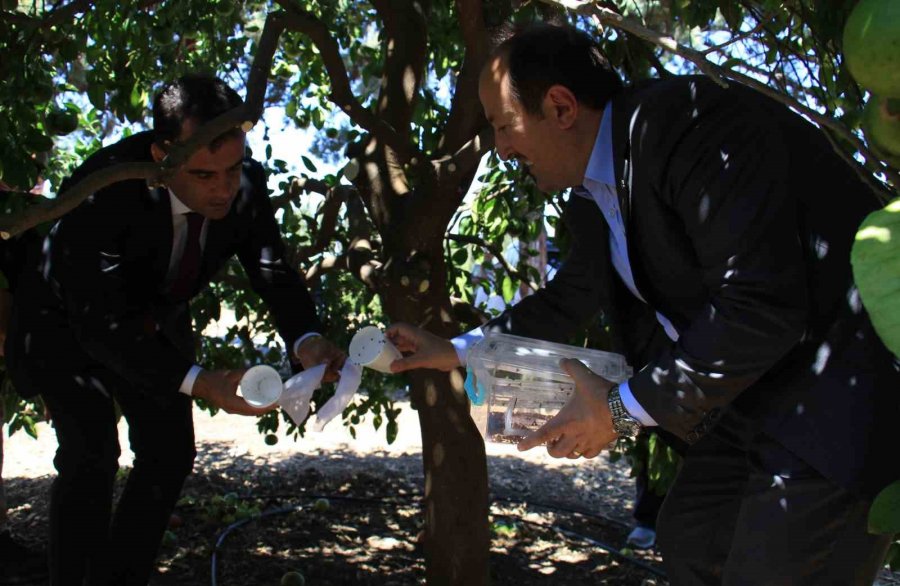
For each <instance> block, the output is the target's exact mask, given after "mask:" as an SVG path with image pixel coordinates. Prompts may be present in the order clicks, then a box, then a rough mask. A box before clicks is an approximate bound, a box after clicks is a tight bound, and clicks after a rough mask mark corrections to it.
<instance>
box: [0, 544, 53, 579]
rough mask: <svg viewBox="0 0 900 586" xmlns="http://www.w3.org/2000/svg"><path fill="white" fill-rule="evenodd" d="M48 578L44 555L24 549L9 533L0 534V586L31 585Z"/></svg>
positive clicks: (45, 555)
mask: <svg viewBox="0 0 900 586" xmlns="http://www.w3.org/2000/svg"><path fill="white" fill-rule="evenodd" d="M48 576H49V571H48V570H47V554H46V553H44V552H41V551H37V550H34V549H30V548H28V547H25V546H24V545H22V544H21V543H19V542H18V541H16V540H15V539H13V537H12V535H11V534H10V532H9V531H4V532H2V533H0V584H4V585H5V584H31V583H33V582H38V581H41V580H46V579H47V577H48Z"/></svg>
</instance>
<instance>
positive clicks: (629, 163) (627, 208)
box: [612, 90, 658, 307]
mask: <svg viewBox="0 0 900 586" xmlns="http://www.w3.org/2000/svg"><path fill="white" fill-rule="evenodd" d="M639 107H640V102H639V92H637V91H635V90H626V91H624V92H622V93H621V94H619V95H618V96H617V97H616V98H614V99H613V104H612V113H613V115H612V125H613V128H612V136H613V138H612V141H613V168H614V170H615V174H616V195H617V196H618V199H619V208H620V210H621V213H622V221H623V222H624V224H625V242H626V244H627V246H628V261H629V264H630V265H631V274H632V277H634V285H635V287H637V290H638V292H639V293H640V294H641V296H642V297H643V298H644V300H645V301H646V302H647V303H648V304H649V305H650V306H651V307H657V306H658V305H657V299H656V296H655V294H654V291H653V289H652V287H651V284H650V282H649V278H648V277H647V275H646V273H645V270H644V266H643V263H642V262H641V246H640V242H639V241H640V234H639V233H638V230H637V224H638V222H637V221H636V219H635V217H634V216H635V214H634V208H635V206H634V159H633V157H632V144H631V136H632V132H631V130H632V129H631V126H632V122H633V119H634V118H635V117H636V115H637V113H638V108H639Z"/></svg>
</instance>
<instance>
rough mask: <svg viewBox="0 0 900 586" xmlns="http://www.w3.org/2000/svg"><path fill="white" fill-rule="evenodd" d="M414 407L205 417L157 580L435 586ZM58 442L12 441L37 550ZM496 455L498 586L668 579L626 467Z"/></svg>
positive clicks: (28, 530) (44, 431) (161, 583)
mask: <svg viewBox="0 0 900 586" xmlns="http://www.w3.org/2000/svg"><path fill="white" fill-rule="evenodd" d="M402 407H403V408H402V412H401V415H400V418H399V430H400V432H399V434H398V437H397V439H396V441H395V442H394V443H393V444H391V445H388V444H387V443H386V441H385V435H384V429H383V428H382V430H380V431H378V432H376V431H375V430H374V429H372V426H371V425H369V424H362V425H359V426H357V437H356V439H353V438H352V437H351V436H350V434H349V433H348V431H347V430H346V428H344V427H342V426H341V425H340V424H339V423H338V422H332V423H331V424H329V425H328V426H327V427H326V428H325V430H324V431H323V432H321V433H312V432H310V433H307V434H306V437H303V438H298V440H297V441H295V440H294V439H293V438H287V437H285V436H284V434H283V432H279V433H278V436H279V441H278V443H277V444H276V445H273V446H269V445H266V442H265V441H264V436H263V435H261V434H260V433H259V432H258V431H257V429H256V426H255V421H254V420H252V419H248V418H242V417H238V416H230V415H227V414H224V413H220V414H218V415H216V416H215V417H209V415H208V414H206V413H204V412H201V411H199V410H198V411H196V413H195V427H196V435H197V447H198V457H197V462H196V465H195V467H194V474H193V475H192V476H191V477H190V478H189V479H188V481H187V483H186V485H185V488H184V491H183V493H182V494H183V496H182V499H181V501H180V502H179V505H178V507H177V508H176V511H175V515H174V516H173V519H172V523H171V525H172V526H171V527H170V532H169V533H167V535H166V539H165V540H164V543H163V545H162V548H161V551H160V556H159V563H158V570H157V575H156V576H155V577H154V578H153V579H152V580H151V584H152V585H155V586H170V585H176V584H177V585H184V584H191V585H194V584H197V585H200V584H218V585H220V586H224V585H238V584H240V585H272V586H276V585H278V584H280V582H281V579H282V576H283V575H284V574H285V573H286V572H289V571H296V572H299V573H301V574H303V575H304V576H305V579H306V580H305V582H306V584H307V585H308V586H318V585H328V586H341V585H350V584H353V585H378V586H382V585H383V586H390V585H395V586H400V585H404V586H405V585H414V584H424V562H423V558H422V551H421V546H420V544H419V541H418V536H419V534H420V531H421V529H422V522H423V521H422V516H421V513H420V501H421V491H422V486H423V475H422V466H421V441H420V439H419V428H418V422H417V419H416V415H415V412H414V411H412V410H411V409H410V408H409V407H408V404H406V405H402ZM126 434H127V430H126V429H125V425H124V424H122V425H121V427H120V442H121V444H122V446H123V456H122V458H121V459H120V466H121V467H122V471H121V473H120V475H119V480H118V483H119V484H120V485H121V483H122V480H123V479H124V477H125V474H126V473H127V470H128V468H129V466H130V464H131V459H132V456H131V454H130V452H129V451H128V450H127V445H128V443H127V439H126V438H127V435H126ZM55 439H56V438H55V434H54V433H53V430H52V429H51V428H49V427H48V426H45V425H43V424H42V425H41V426H40V433H39V439H38V440H37V441H35V440H32V439H31V438H29V437H27V436H25V435H24V434H23V433H17V434H15V435H14V436H13V437H12V438H10V439H9V440H7V442H6V462H5V468H4V477H5V478H6V487H7V493H8V500H9V501H10V506H11V511H10V512H11V515H10V517H11V522H12V527H13V531H14V533H15V534H16V535H18V536H19V537H21V538H23V539H24V540H26V541H27V542H29V543H31V544H35V545H40V544H41V542H42V541H43V540H44V537H45V535H46V533H47V494H48V489H49V486H50V483H51V482H52V478H53V468H52V455H53V450H54V449H55ZM487 451H488V468H489V473H490V483H491V493H492V498H493V501H492V507H491V519H490V522H491V531H492V547H491V568H490V571H491V575H492V583H493V584H494V585H496V586H507V585H509V586H513V585H515V586H532V585H554V586H556V585H560V586H566V585H570V584H571V585H575V584H578V585H581V584H598V585H600V584H608V585H634V586H652V585H663V584H667V582H666V581H665V579H663V578H661V577H660V574H661V559H660V557H659V555H658V554H657V553H656V552H653V551H649V552H632V551H630V550H627V549H625V550H620V548H622V547H623V545H624V543H625V536H626V535H627V533H628V530H629V527H630V523H631V518H630V507H631V498H632V493H633V482H632V480H631V479H630V478H629V476H628V469H627V466H626V465H625V463H624V462H616V463H611V462H610V461H609V459H608V458H607V457H605V456H601V457H600V458H596V459H594V460H590V461H585V460H579V461H570V460H556V459H553V458H550V457H549V456H548V455H547V454H546V452H544V451H543V450H532V451H530V452H526V453H519V452H517V451H516V449H515V447H514V446H510V445H502V444H493V443H490V444H487ZM217 544H218V546H217ZM623 554H625V555H623ZM213 568H215V569H214V570H213ZM213 571H214V572H215V574H213ZM885 580H887V581H883V582H882V583H883V584H900V580H897V581H896V582H895V581H893V580H894V578H893V577H891V576H890V575H888V574H886V575H885Z"/></svg>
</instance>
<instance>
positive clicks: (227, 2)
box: [216, 0, 235, 16]
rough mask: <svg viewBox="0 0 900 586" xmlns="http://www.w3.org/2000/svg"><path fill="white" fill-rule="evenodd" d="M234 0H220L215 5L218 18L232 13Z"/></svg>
mask: <svg viewBox="0 0 900 586" xmlns="http://www.w3.org/2000/svg"><path fill="white" fill-rule="evenodd" d="M234 5H235V0H220V1H219V3H218V4H216V12H217V13H218V14H219V15H220V16H228V15H229V14H231V13H232V12H234V8H235V6H234Z"/></svg>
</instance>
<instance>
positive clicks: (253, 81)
mask: <svg viewBox="0 0 900 586" xmlns="http://www.w3.org/2000/svg"><path fill="white" fill-rule="evenodd" d="M59 10H62V9H59ZM55 12H58V10H57V11H54V13H55ZM283 26H284V25H283V21H282V20H281V15H280V14H279V13H273V14H270V15H269V16H268V17H267V18H266V26H265V28H264V30H263V33H262V35H261V38H260V46H259V49H258V50H257V53H256V56H255V58H254V60H253V65H252V66H251V68H250V78H249V81H248V83H247V99H246V101H245V102H244V104H242V105H240V106H238V107H237V108H233V109H231V110H229V111H227V112H224V113H222V114H220V115H219V116H217V117H216V118H214V119H212V120H210V121H209V122H207V123H205V124H203V125H202V126H200V128H198V129H197V130H196V131H195V132H194V134H192V135H191V137H190V138H189V139H188V140H187V141H185V142H184V143H181V144H176V145H175V146H174V147H173V148H172V149H171V150H170V151H169V153H168V154H167V155H166V158H164V159H163V160H162V161H160V162H159V163H149V162H148V163H123V164H121V165H115V166H113V167H109V168H106V169H102V170H100V171H97V172H95V173H92V174H90V175H88V176H87V177H85V178H84V179H82V180H81V181H79V182H78V183H76V184H75V185H72V186H71V187H69V189H67V190H66V191H65V192H64V193H61V194H59V197H57V198H55V199H52V200H48V201H47V203H41V204H38V205H35V206H31V207H29V208H27V209H25V210H24V211H23V212H22V213H21V214H19V215H16V216H13V217H6V218H0V238H2V239H4V240H6V239H9V238H12V237H13V236H16V235H18V234H21V233H22V232H24V231H25V230H28V229H29V228H33V227H35V226H37V225H38V224H42V223H44V222H48V221H50V220H55V219H56V218H58V217H60V216H62V215H63V214H65V213H67V212H69V211H71V210H73V209H75V208H76V207H77V206H78V205H79V204H80V203H81V202H83V201H84V200H85V199H87V198H88V196H90V195H91V194H92V193H95V192H97V191H98V190H100V189H103V188H104V187H106V186H108V185H111V184H113V183H116V182H119V181H125V180H127V179H146V180H148V181H149V182H150V183H151V184H158V183H164V182H165V181H166V179H168V178H169V177H171V176H172V175H173V174H174V173H175V172H176V171H177V170H178V168H179V167H180V166H181V165H182V164H184V162H185V161H187V160H188V159H189V158H190V157H191V155H193V154H194V153H195V152H197V151H198V150H200V148H202V147H204V146H206V145H208V144H210V143H211V142H212V141H213V140H215V139H216V138H217V137H219V136H221V135H222V134H224V133H225V132H227V131H229V130H231V129H232V128H236V127H240V128H241V129H242V130H243V131H244V132H249V131H250V129H251V128H253V126H254V125H255V124H256V122H257V121H258V120H259V118H260V116H262V112H263V108H264V104H263V100H264V98H265V93H266V84H267V77H268V72H269V70H270V69H271V68H272V59H273V57H274V54H275V50H276V48H277V46H278V44H277V40H278V37H279V35H280V34H281V31H282V29H283Z"/></svg>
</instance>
